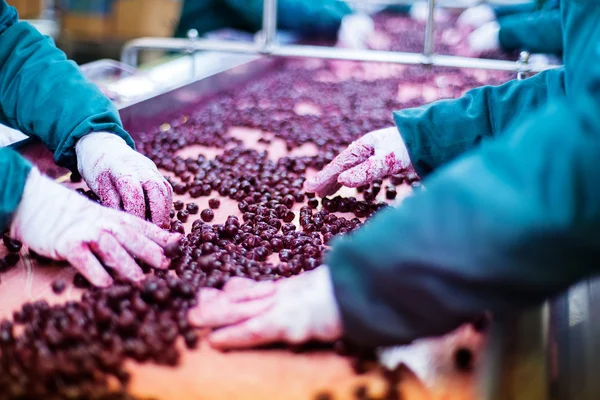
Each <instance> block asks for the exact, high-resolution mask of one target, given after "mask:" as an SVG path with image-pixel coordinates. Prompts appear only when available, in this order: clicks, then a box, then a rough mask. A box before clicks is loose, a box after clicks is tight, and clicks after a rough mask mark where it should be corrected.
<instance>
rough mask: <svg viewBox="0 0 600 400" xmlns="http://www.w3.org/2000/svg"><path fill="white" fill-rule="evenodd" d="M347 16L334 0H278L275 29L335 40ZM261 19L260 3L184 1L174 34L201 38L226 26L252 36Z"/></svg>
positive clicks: (343, 6) (259, 0)
mask: <svg viewBox="0 0 600 400" xmlns="http://www.w3.org/2000/svg"><path fill="white" fill-rule="evenodd" d="M350 13H351V9H350V7H348V5H346V4H345V3H343V2H341V1H337V0H279V1H278V2H277V16H278V18H277V24H278V26H277V27H278V29H282V30H288V31H292V32H294V33H297V34H300V35H302V36H303V37H331V38H335V37H336V34H337V31H338V29H339V27H340V24H341V23H342V18H343V17H344V16H346V15H349V14H350ZM262 18H263V1H262V0H186V1H184V2H183V9H182V12H181V19H180V21H179V24H178V27H177V29H176V33H175V35H176V36H177V37H187V32H188V31H189V30H191V29H196V30H197V31H198V33H199V34H201V35H202V34H204V33H207V32H210V31H214V30H217V29H221V28H225V27H227V28H232V29H239V30H243V31H250V32H253V33H254V32H257V31H259V30H260V29H261V27H262Z"/></svg>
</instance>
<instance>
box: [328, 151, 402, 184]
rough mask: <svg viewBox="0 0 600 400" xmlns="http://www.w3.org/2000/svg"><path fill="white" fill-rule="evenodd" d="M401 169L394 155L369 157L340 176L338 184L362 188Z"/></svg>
mask: <svg viewBox="0 0 600 400" xmlns="http://www.w3.org/2000/svg"><path fill="white" fill-rule="evenodd" d="M401 169H402V166H401V164H400V163H399V162H398V161H397V160H396V156H395V155H394V153H390V154H388V155H386V156H385V157H371V158H369V159H368V160H367V161H365V162H364V163H362V164H360V165H357V166H356V167H354V168H351V169H349V170H348V171H346V172H344V173H342V174H340V176H339V177H338V182H339V183H341V184H342V185H344V186H348V187H358V186H363V185H366V184H368V183H371V182H373V181H374V180H376V179H382V178H384V177H385V176H387V175H390V174H392V173H395V172H396V171H399V170H401Z"/></svg>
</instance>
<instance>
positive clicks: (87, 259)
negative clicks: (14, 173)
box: [10, 168, 181, 286]
mask: <svg viewBox="0 0 600 400" xmlns="http://www.w3.org/2000/svg"><path fill="white" fill-rule="evenodd" d="M10 234H11V236H12V237H14V238H15V239H18V240H20V241H22V242H23V243H24V244H26V245H27V246H29V248H31V249H32V250H33V251H35V252H36V253H38V254H40V255H42V256H45V257H48V258H52V259H54V260H65V261H68V262H69V263H71V265H73V267H75V268H76V269H77V270H78V271H79V272H81V274H83V275H84V276H85V277H86V278H87V279H88V280H89V281H90V282H91V283H92V284H94V285H96V286H108V285H110V284H111V283H112V279H111V277H110V275H109V274H108V272H107V271H106V270H105V269H104V267H103V264H104V265H106V266H108V267H111V268H112V269H114V270H115V271H116V272H118V273H119V274H120V275H122V276H124V277H126V278H129V279H131V280H136V281H137V280H140V279H142V278H143V276H144V274H143V273H142V270H141V268H140V267H139V266H138V264H137V263H136V261H135V259H134V257H135V258H138V259H140V260H142V261H143V262H145V263H146V264H148V265H150V266H152V267H154V268H161V269H164V268H167V267H168V266H169V260H168V259H167V257H166V256H165V254H164V249H165V248H168V247H170V246H173V245H174V244H175V243H176V242H178V241H179V240H180V239H181V236H180V235H178V234H171V233H169V232H167V231H164V230H162V229H161V228H159V227H158V226H156V225H154V224H152V223H150V222H147V221H144V220H142V219H140V218H137V217H135V216H133V215H128V214H125V213H122V212H120V211H116V210H112V209H110V208H107V207H102V206H100V205H99V204H97V203H95V202H92V201H90V200H88V199H86V198H85V197H83V196H81V195H79V194H77V193H76V192H74V191H72V190H69V189H67V188H65V187H63V186H61V185H59V184H57V183H55V182H53V181H51V180H50V179H48V178H46V177H44V176H42V175H41V174H40V172H39V171H38V170H37V169H35V168H34V169H32V170H31V172H30V173H29V176H28V178H27V182H26V184H25V190H24V191H23V196H22V198H21V202H20V203H19V207H18V208H17V210H16V212H15V215H14V217H13V220H12V223H11V226H10Z"/></svg>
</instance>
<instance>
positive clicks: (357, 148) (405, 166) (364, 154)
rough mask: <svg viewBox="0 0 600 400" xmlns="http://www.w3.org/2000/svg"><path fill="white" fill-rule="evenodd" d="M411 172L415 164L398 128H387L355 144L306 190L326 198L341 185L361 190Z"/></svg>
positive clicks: (325, 169)
mask: <svg viewBox="0 0 600 400" xmlns="http://www.w3.org/2000/svg"><path fill="white" fill-rule="evenodd" d="M409 170H412V165H411V162H410V158H409V156H408V151H407V149H406V145H405V144H404V141H403V140H402V137H401V136H400V133H399V132H398V128H396V127H392V128H385V129H380V130H377V131H373V132H370V133H367V134H366V135H365V136H363V137H361V138H360V139H358V140H357V141H355V142H352V143H351V144H350V146H348V148H346V149H345V150H344V151H342V152H341V153H340V154H339V155H338V156H337V157H336V158H334V159H333V161H331V162H330V163H329V164H328V165H327V166H326V167H325V168H324V169H323V170H322V171H321V172H319V173H318V174H317V175H315V176H314V177H312V178H311V179H309V180H307V181H306V183H305V185H304V188H305V190H306V191H307V192H312V193H317V194H318V195H319V196H321V197H324V196H328V195H330V194H333V193H335V192H336V191H337V190H338V189H339V188H340V185H343V186H348V187H359V186H363V185H366V184H368V183H371V182H373V181H374V180H376V179H381V178H384V177H385V176H387V175H392V174H396V173H399V172H401V171H409Z"/></svg>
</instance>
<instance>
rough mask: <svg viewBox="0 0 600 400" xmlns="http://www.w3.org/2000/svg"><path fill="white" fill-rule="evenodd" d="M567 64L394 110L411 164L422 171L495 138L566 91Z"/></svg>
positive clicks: (439, 165)
mask: <svg viewBox="0 0 600 400" xmlns="http://www.w3.org/2000/svg"><path fill="white" fill-rule="evenodd" d="M563 79H564V72H563V70H562V69H557V70H551V71H545V72H543V73H540V74H538V75H536V76H534V77H532V78H529V79H526V80H522V81H516V80H515V81H510V82H507V83H505V84H503V85H500V86H484V87H480V88H477V89H473V90H470V91H469V92H467V93H466V94H465V95H464V96H463V97H461V98H459V99H456V100H441V101H437V102H434V103H431V104H428V105H425V106H422V107H417V108H412V109H406V110H402V111H397V112H395V113H394V119H395V121H396V125H397V126H398V129H399V130H400V134H401V135H402V138H403V139H404V142H405V143H406V145H407V147H408V150H409V154H410V158H411V161H412V164H413V165H414V167H415V169H416V170H417V173H418V174H419V175H420V176H421V177H425V176H427V175H428V174H430V173H431V172H433V171H434V170H436V169H437V168H439V167H441V166H442V165H444V164H446V163H449V162H450V161H452V160H454V159H455V158H457V157H458V156H460V155H462V154H464V153H465V152H467V151H470V150H473V149H474V148H476V147H477V146H478V145H479V144H480V143H481V142H482V141H483V140H484V139H489V138H494V137H496V136H498V135H499V134H501V133H502V132H504V131H505V129H506V128H507V127H508V126H509V125H510V124H511V123H512V122H514V121H518V120H521V119H523V118H525V116H526V115H527V114H529V113H530V112H531V111H532V110H535V109H538V108H540V107H542V106H544V105H546V104H548V102H549V101H550V100H551V99H553V98H556V97H557V96H561V95H563V94H564V83H563Z"/></svg>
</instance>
